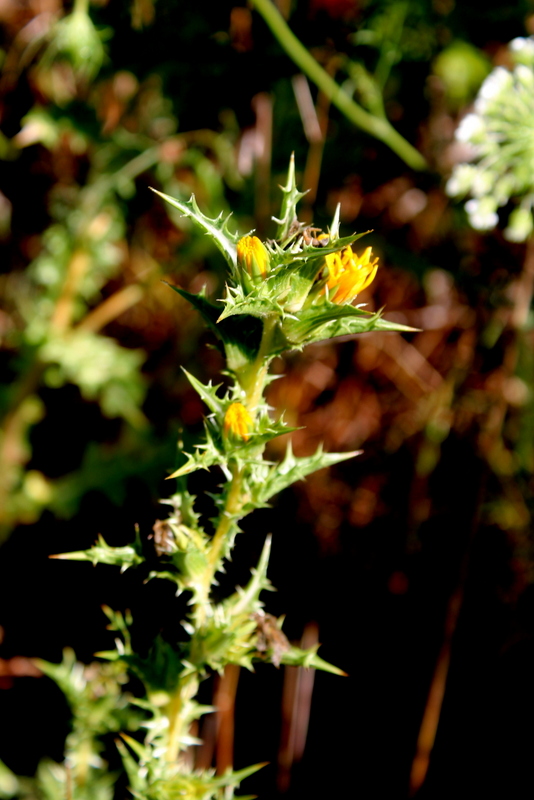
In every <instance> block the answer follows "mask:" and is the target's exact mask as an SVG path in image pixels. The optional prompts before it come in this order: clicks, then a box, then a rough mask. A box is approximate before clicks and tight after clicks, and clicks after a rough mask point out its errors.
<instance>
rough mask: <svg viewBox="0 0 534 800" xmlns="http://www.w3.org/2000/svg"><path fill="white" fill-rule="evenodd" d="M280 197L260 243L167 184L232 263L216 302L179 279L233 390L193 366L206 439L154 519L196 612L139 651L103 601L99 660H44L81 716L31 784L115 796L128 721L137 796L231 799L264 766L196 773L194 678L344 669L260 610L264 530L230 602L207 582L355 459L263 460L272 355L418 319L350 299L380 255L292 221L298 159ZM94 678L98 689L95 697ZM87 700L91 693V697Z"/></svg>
mask: <svg viewBox="0 0 534 800" xmlns="http://www.w3.org/2000/svg"><path fill="white" fill-rule="evenodd" d="M158 194H159V193H158ZM283 195H284V197H283V203H282V211H281V215H280V219H278V220H275V221H276V222H277V232H276V238H275V239H272V240H267V241H265V242H262V241H260V239H259V238H257V237H256V236H254V235H253V234H249V235H247V236H244V237H241V236H239V235H237V234H233V233H231V232H230V229H229V226H228V218H225V217H224V216H223V215H221V216H219V217H217V218H216V219H210V218H209V217H207V216H205V215H204V214H203V213H202V212H201V211H200V209H199V207H198V205H197V203H196V201H195V198H194V197H192V198H191V199H190V200H189V201H188V202H182V201H180V200H175V199H173V198H171V197H169V196H167V195H163V194H162V195H161V196H162V197H163V198H164V199H165V200H166V201H168V202H169V203H171V204H172V205H173V206H174V207H175V208H177V209H178V210H179V212H180V213H181V214H182V215H184V216H186V217H189V218H190V219H191V220H192V221H193V222H194V223H196V224H197V225H198V226H199V227H200V228H201V229H203V230H204V231H205V233H207V234H208V236H210V237H211V239H212V240H213V242H214V243H215V245H216V246H217V247H218V248H219V250H220V251H221V253H222V255H223V256H224V258H225V260H226V263H227V267H228V282H227V288H226V293H225V296H224V298H222V299H220V300H218V301H217V302H216V303H213V302H212V301H211V300H210V299H209V298H208V297H207V296H206V294H205V293H204V292H200V293H199V294H196V295H195V294H191V293H189V292H186V291H185V290H183V289H180V288H178V287H172V288H174V289H175V291H177V292H178V293H179V294H180V295H181V296H182V297H185V298H186V299H187V300H189V302H190V303H191V304H192V305H193V306H194V307H195V308H196V309H197V310H198V311H199V313H200V314H201V316H202V317H203V319H204V321H205V322H206V324H207V325H208V326H209V327H210V328H211V329H212V331H214V332H215V334H216V335H217V337H218V339H219V342H220V343H221V345H222V347H223V349H224V353H225V356H226V365H227V370H226V371H225V373H224V374H225V376H226V385H225V387H224V388H223V387H222V384H221V385H218V386H214V385H212V384H211V383H210V384H207V385H205V384H203V383H201V382H200V381H199V380H197V378H195V377H194V376H193V375H189V374H188V375H187V377H188V379H189V381H190V383H191V385H192V386H193V388H194V389H195V390H196V392H197V393H198V395H199V396H200V398H201V399H202V401H203V402H204V404H205V405H206V407H207V411H208V413H207V416H206V418H205V426H204V436H203V438H202V440H201V441H200V442H199V443H198V445H197V446H196V447H195V449H194V450H193V451H192V452H190V453H182V454H181V456H180V459H181V463H180V464H179V466H178V468H177V469H176V470H175V471H174V472H173V474H172V475H170V476H169V477H170V478H176V479H178V489H177V491H176V493H175V494H173V495H172V497H170V498H169V499H168V500H166V501H164V502H165V504H166V505H167V506H169V507H170V514H169V516H168V517H167V519H165V520H163V521H158V522H157V523H156V525H155V526H154V535H153V540H154V549H155V553H156V555H157V558H158V562H157V566H156V567H155V568H153V569H152V571H151V574H150V577H151V578H153V579H156V578H159V579H164V580H166V581H171V582H172V583H173V584H174V585H175V586H176V591H177V594H180V593H182V592H186V593H187V595H188V597H189V606H190V612H189V614H188V617H187V619H186V620H184V621H183V622H182V627H183V631H184V633H183V636H182V637H181V640H180V641H177V640H174V641H170V640H168V639H164V638H163V637H162V636H161V635H160V636H158V637H157V638H156V640H155V641H154V643H153V645H152V647H151V649H150V651H149V652H148V653H145V654H141V653H138V652H136V650H135V648H134V646H133V644H132V639H131V636H130V626H131V624H132V620H131V618H129V617H128V616H126V617H124V616H122V615H121V614H119V613H114V612H112V611H110V610H107V612H106V613H107V614H108V617H109V619H110V628H111V629H112V630H114V631H115V632H116V634H117V638H116V649H115V650H112V651H108V652H103V653H99V654H98V655H99V656H100V658H101V659H104V660H105V661H104V664H103V665H102V664H100V666H94V665H91V666H89V667H86V668H83V667H82V666H80V665H76V664H74V662H73V659H72V655H71V654H70V653H67V654H66V656H65V661H64V663H63V664H62V665H50V664H45V663H42V662H40V666H41V668H42V669H43V670H44V671H45V672H46V673H47V674H48V675H50V676H51V677H53V678H54V679H55V680H56V681H57V682H58V684H59V685H60V687H61V688H62V689H63V691H64V692H65V694H66V696H67V699H68V701H69V703H70V704H71V707H72V710H73V715H74V724H73V729H72V733H71V734H70V735H69V738H68V740H67V753H66V760H65V763H64V764H63V765H50V764H47V765H45V766H44V767H43V768H42V769H41V770H40V771H39V774H38V776H37V779H36V780H37V783H36V784H33V786H34V788H33V790H32V791H37V793H38V794H39V796H42V795H44V796H46V797H48V798H60V797H64V796H65V794H66V793H67V794H68V795H69V796H73V797H78V798H86V797H87V798H89V797H90V798H108V797H109V795H110V791H111V788H110V785H111V782H110V777H109V774H108V771H107V765H106V764H105V763H104V762H103V761H102V757H101V749H102V748H101V744H100V739H99V737H100V736H101V735H102V734H105V733H108V732H110V731H119V730H120V731H121V736H120V739H119V740H118V742H117V747H118V748H119V750H120V754H121V757H122V761H123V765H124V769H125V771H126V773H127V776H128V781H129V784H130V789H131V791H132V792H133V794H134V795H135V796H136V797H140V798H147V800H148V798H150V800H159V798H165V797H174V796H177V797H183V798H184V800H185V799H187V800H193V799H194V798H205V799H206V800H207V799H208V798H221V800H222V798H225V800H226V799H227V798H231V797H233V796H234V794H233V792H234V789H235V788H236V787H237V786H238V785H239V783H240V782H241V781H242V780H243V779H244V778H246V777H247V776H248V775H250V774H251V773H252V772H254V771H255V770H257V769H259V768H260V767H261V766H262V765H261V764H260V765H255V766H252V767H250V768H247V769H244V770H240V771H237V772H232V771H227V772H226V773H225V774H224V775H215V774H214V773H213V772H212V771H211V770H207V771H198V770H195V768H194V765H193V761H192V759H191V757H190V753H188V749H189V748H190V746H191V745H194V744H196V743H198V740H197V739H195V737H194V736H192V733H191V724H192V722H193V721H194V720H197V719H198V718H199V717H201V716H202V715H204V714H206V713H209V712H211V711H213V709H212V708H211V707H206V706H203V705H201V704H200V703H199V702H198V700H197V699H196V696H197V692H198V689H199V684H200V682H201V681H202V680H203V679H204V678H206V677H207V675H208V674H209V673H210V672H213V671H216V672H219V673H221V672H222V671H223V670H224V668H225V667H226V666H227V665H229V664H234V665H239V666H242V667H245V668H247V669H252V668H253V664H254V662H255V661H268V662H272V663H274V664H275V665H279V664H286V665H292V666H304V667H315V668H317V669H322V670H325V671H327V672H331V673H334V674H337V675H342V674H343V673H342V671H341V670H340V669H338V668H337V667H334V666H332V665H331V664H328V663H327V662H325V661H324V660H323V659H321V658H320V657H319V656H318V655H317V652H316V650H317V647H312V648H310V649H308V650H305V649H300V648H298V647H295V646H292V645H291V644H290V643H289V641H288V640H287V639H286V637H285V636H284V634H283V633H282V631H281V625H282V619H276V618H275V617H273V616H272V615H270V614H268V613H266V612H265V611H264V608H263V605H264V604H263V602H262V600H261V599H260V595H261V593H262V592H263V591H266V590H269V589H270V588H271V587H270V583H269V580H268V578H267V570H268V564H269V552H270V537H268V538H267V540H266V542H265V545H264V547H263V551H262V554H261V557H260V560H259V563H258V565H257V567H256V569H254V570H253V571H252V577H251V579H250V581H249V583H248V584H247V585H246V586H245V587H244V588H238V589H237V590H236V591H235V592H233V593H231V594H230V595H229V596H228V597H226V598H224V599H222V600H219V599H215V598H214V594H213V588H214V586H215V585H216V583H217V580H216V576H217V573H219V572H220V571H221V570H223V569H224V563H225V561H226V559H228V558H229V557H230V555H231V553H232V551H233V549H234V545H235V538H236V535H237V534H238V533H239V532H240V530H241V528H240V523H241V521H242V519H243V518H244V517H246V516H248V515H249V514H250V513H252V512H253V511H254V510H255V509H258V508H265V507H267V506H268V504H269V501H270V500H271V498H273V496H274V495H276V494H277V493H278V492H280V491H282V490H283V489H285V488H286V487H288V486H290V485H291V484H293V483H294V482H295V481H298V480H301V479H303V478H305V477H306V476H307V475H309V474H310V473H312V472H314V471H315V470H317V469H321V468H323V467H327V466H329V465H332V464H336V463H338V462H340V461H344V460H346V459H348V458H352V457H353V456H354V455H355V453H352V452H349V453H325V452H323V450H322V448H319V449H318V450H317V452H315V453H314V454H313V455H310V456H307V457H297V456H295V455H294V454H293V452H292V449H291V445H288V447H287V451H286V455H285V457H284V459H283V460H282V462H281V463H273V462H271V461H268V460H266V459H265V457H264V451H265V446H266V444H267V443H268V442H269V441H271V440H272V439H273V438H275V437H278V436H280V435H282V434H285V433H288V432H290V431H291V430H292V429H291V428H289V427H288V425H287V424H286V423H285V422H284V421H283V418H282V417H280V418H279V419H273V417H272V415H271V413H270V412H271V409H270V408H269V406H268V405H267V403H266V401H265V398H264V391H265V388H266V387H267V385H268V384H269V382H270V380H271V378H270V376H269V366H270V364H271V362H272V360H273V358H274V357H275V356H277V355H279V354H281V353H284V352H285V351H287V350H294V349H301V348H303V347H304V346H305V345H307V344H309V343H311V342H316V341H320V340H324V339H328V338H331V337H334V336H338V335H341V334H357V333H363V332H367V331H394V330H395V331H402V330H410V329H409V328H406V327H405V326H401V325H397V324H394V323H390V322H388V321H387V320H384V319H383V318H382V317H381V315H380V313H369V312H366V311H365V310H364V309H363V308H362V307H361V306H354V305H353V304H352V303H353V301H354V300H355V299H356V298H357V296H358V294H359V293H360V292H361V291H362V290H363V289H364V288H365V287H366V286H367V285H369V283H370V282H371V281H372V280H373V278H374V276H375V274H376V270H377V266H378V264H377V259H375V258H373V257H372V253H371V248H366V249H365V251H364V253H363V254H362V255H357V254H356V253H355V251H354V250H353V246H354V243H355V242H356V241H357V240H358V239H359V238H360V236H361V235H362V234H354V235H352V236H348V237H344V238H342V237H340V236H339V230H338V229H339V224H338V214H339V209H338V212H337V213H336V216H335V218H334V220H333V222H332V225H331V227H330V230H329V231H328V232H325V233H319V235H318V236H316V234H317V233H318V231H317V230H316V229H310V228H307V227H306V226H304V225H303V224H302V223H299V222H298V220H297V216H296V205H297V203H298V201H299V199H300V198H301V197H302V193H301V192H299V191H298V190H297V188H296V184H295V175H294V166H293V163H291V166H290V169H289V175H288V180H287V185H286V186H285V187H284V188H283ZM210 468H217V469H218V470H219V473H220V475H221V477H222V479H223V482H222V485H221V487H220V491H219V492H218V494H216V495H215V496H214V498H213V499H214V502H215V505H216V508H217V514H216V518H215V519H214V520H212V521H210V522H208V521H206V520H204V519H202V518H201V516H200V514H199V512H198V511H197V510H196V507H195V497H194V496H193V495H192V494H190V492H189V491H188V489H187V485H186V480H187V478H186V476H188V475H190V474H191V473H193V472H196V471H198V470H205V469H210ZM145 550H146V547H144V546H143V544H142V541H141V539H140V537H139V535H138V536H137V538H136V540H135V542H134V543H133V544H132V545H128V546H124V547H110V546H108V545H107V544H106V542H105V541H104V540H103V539H102V538H100V539H99V541H98V542H97V544H95V545H94V546H93V547H92V548H90V549H89V550H86V551H80V552H75V553H64V554H62V555H60V556H56V557H57V558H61V559H67V560H78V561H90V562H92V563H103V564H113V565H116V566H118V567H120V568H121V570H125V569H129V568H133V567H137V566H139V565H142V564H143V563H144V562H145V560H146V556H145ZM106 661H107V662H108V663H107V664H106V663H105V662H106ZM125 671H128V672H130V673H131V674H133V675H135V676H136V677H137V678H138V679H139V680H140V681H141V683H142V685H143V688H144V695H143V696H142V697H137V698H136V699H133V698H131V697H128V696H125V694H124V692H123V691H122V690H121V686H122V685H123V684H124V682H125V677H124V675H125ZM91 676H93V679H91ZM95 680H97V683H98V686H99V687H100V688H99V691H100V696H99V697H98V698H95V697H93V695H94V692H95V691H96V689H95V683H94V681H95ZM91 697H92V698H93V701H94V702H95V703H96V705H91V704H90V703H89V705H88V701H89V699H90V698H91ZM91 709H92V710H91ZM143 732H144V733H143ZM8 777H9V776H8ZM4 783H6V784H9V780H7V778H6V779H5V781H4ZM39 786H40V788H39ZM36 787H37V788H36Z"/></svg>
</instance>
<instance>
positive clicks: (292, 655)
mask: <svg viewBox="0 0 534 800" xmlns="http://www.w3.org/2000/svg"><path fill="white" fill-rule="evenodd" d="M317 647H318V645H315V646H314V647H311V648H310V649H309V650H301V648H300V647H291V648H290V649H289V650H286V651H285V652H284V653H282V654H281V656H280V661H281V663H282V664H287V665H288V666H290V667H313V668H314V669H320V670H322V671H323V672H330V673H332V675H343V676H346V675H347V673H346V672H343V670H342V669H339V667H335V666H334V665H333V664H329V663H328V661H325V660H324V659H322V658H321V657H320V656H318V655H317V652H316V650H317Z"/></svg>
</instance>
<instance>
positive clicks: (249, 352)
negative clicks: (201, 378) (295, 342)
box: [167, 283, 262, 372]
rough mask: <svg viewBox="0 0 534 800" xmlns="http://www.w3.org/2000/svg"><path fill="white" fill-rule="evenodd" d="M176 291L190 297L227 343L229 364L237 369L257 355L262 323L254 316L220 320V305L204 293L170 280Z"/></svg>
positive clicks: (192, 302)
mask: <svg viewBox="0 0 534 800" xmlns="http://www.w3.org/2000/svg"><path fill="white" fill-rule="evenodd" d="M167 285H168V286H170V287H171V289H172V290H173V291H175V292H177V294H179V295H181V296H182V297H183V298H185V300H188V301H189V302H190V303H191V305H192V306H193V307H194V308H196V309H197V311H199V312H200V314H201V315H202V317H203V319H204V321H205V322H206V323H207V325H208V326H209V328H210V329H211V330H212V331H213V332H214V333H215V335H216V336H217V337H218V338H219V339H220V340H221V342H222V343H223V344H224V349H225V352H226V358H227V362H228V367H229V369H231V370H232V371H233V372H238V371H239V370H240V369H242V368H243V367H245V366H247V365H248V364H249V363H250V362H251V361H253V360H254V358H255V357H256V355H257V353H258V350H259V347H260V342H261V334H262V323H261V321H260V320H259V319H256V318H255V317H252V316H244V317H242V318H240V319H238V320H237V319H229V320H224V321H220V316H221V309H220V307H218V306H215V305H213V303H210V302H209V300H207V299H206V297H205V296H204V294H203V293H200V294H191V293H190V292H187V291H186V290H185V289H180V288H179V287H178V286H172V284H170V283H169V284H167Z"/></svg>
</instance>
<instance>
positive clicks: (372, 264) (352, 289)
mask: <svg viewBox="0 0 534 800" xmlns="http://www.w3.org/2000/svg"><path fill="white" fill-rule="evenodd" d="M372 252H373V251H372V248H371V247H368V248H367V249H366V250H365V251H364V252H363V254H362V255H361V256H357V255H356V254H355V253H353V252H352V248H351V247H344V248H343V250H340V251H339V253H330V254H329V255H327V256H325V259H326V266H327V267H328V280H327V282H326V285H327V286H328V289H329V291H330V295H329V297H330V300H333V302H334V303H340V304H341V303H347V302H350V301H351V300H354V298H355V297H356V296H357V295H358V294H359V293H360V292H362V291H363V290H364V289H366V288H367V286H369V284H370V283H372V282H373V280H374V277H375V275H376V271H377V269H378V258H374V259H371V256H372Z"/></svg>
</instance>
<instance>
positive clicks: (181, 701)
mask: <svg viewBox="0 0 534 800" xmlns="http://www.w3.org/2000/svg"><path fill="white" fill-rule="evenodd" d="M197 690H198V678H197V676H196V675H195V674H189V675H186V677H185V678H183V679H182V680H180V681H179V683H178V687H177V689H176V691H175V692H174V694H173V695H172V696H171V699H170V701H169V704H168V706H167V709H166V716H167V718H168V720H169V741H168V744H167V753H166V759H167V761H176V759H177V757H178V753H179V752H180V740H181V738H182V735H183V733H184V730H183V728H184V724H185V719H184V716H185V715H184V706H185V704H186V703H187V702H188V701H189V700H191V698H192V697H193V696H194V695H195V694H196V693H197Z"/></svg>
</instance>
